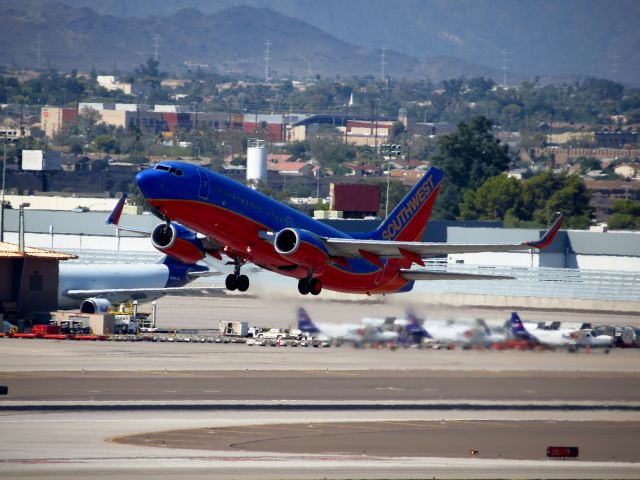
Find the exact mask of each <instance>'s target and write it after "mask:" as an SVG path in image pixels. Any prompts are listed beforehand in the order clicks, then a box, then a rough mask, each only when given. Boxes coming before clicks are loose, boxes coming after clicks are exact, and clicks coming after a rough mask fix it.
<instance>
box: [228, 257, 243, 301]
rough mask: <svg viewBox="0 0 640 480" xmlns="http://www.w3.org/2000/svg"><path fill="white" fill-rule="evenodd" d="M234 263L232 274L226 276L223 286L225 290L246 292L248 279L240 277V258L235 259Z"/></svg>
mask: <svg viewBox="0 0 640 480" xmlns="http://www.w3.org/2000/svg"><path fill="white" fill-rule="evenodd" d="M234 263H235V269H234V272H233V273H231V274H229V275H227V278H226V279H225V281H224V285H225V286H226V287H227V290H230V291H234V290H238V291H239V292H246V291H247V290H248V289H249V277H247V276H246V275H240V267H241V265H242V261H241V260H240V257H236V259H235V262H234Z"/></svg>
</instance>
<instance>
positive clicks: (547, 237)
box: [524, 213, 565, 249]
mask: <svg viewBox="0 0 640 480" xmlns="http://www.w3.org/2000/svg"><path fill="white" fill-rule="evenodd" d="M564 219H565V216H564V213H559V215H558V218H557V219H556V221H555V222H553V225H551V228H550V229H549V230H547V231H546V232H545V233H544V235H542V237H540V239H539V240H536V241H533V242H525V243H524V244H525V245H527V246H528V247H532V248H538V249H542V248H546V247H548V246H549V245H551V242H553V239H554V238H555V237H556V234H557V233H558V230H560V227H561V226H562V223H563V222H564Z"/></svg>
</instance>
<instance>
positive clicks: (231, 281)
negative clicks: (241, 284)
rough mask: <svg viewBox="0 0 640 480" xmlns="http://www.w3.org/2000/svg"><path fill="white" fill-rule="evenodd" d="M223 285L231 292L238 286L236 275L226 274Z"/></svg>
mask: <svg viewBox="0 0 640 480" xmlns="http://www.w3.org/2000/svg"><path fill="white" fill-rule="evenodd" d="M224 285H225V287H227V290H229V291H231V292H233V291H234V290H235V289H236V288H238V276H237V275H234V274H230V275H227V278H226V280H225V281H224Z"/></svg>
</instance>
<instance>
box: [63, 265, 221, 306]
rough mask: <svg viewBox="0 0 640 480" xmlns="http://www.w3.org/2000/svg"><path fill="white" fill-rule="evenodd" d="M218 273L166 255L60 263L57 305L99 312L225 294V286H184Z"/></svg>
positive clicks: (205, 266)
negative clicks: (132, 304)
mask: <svg viewBox="0 0 640 480" xmlns="http://www.w3.org/2000/svg"><path fill="white" fill-rule="evenodd" d="M217 274H218V273H217V272H211V271H209V267H208V266H207V265H205V264H204V263H202V262H198V263H191V264H189V263H183V262H181V261H179V260H175V259H172V258H171V257H167V256H165V257H164V258H163V259H162V260H161V261H160V262H158V263H137V264H128V263H125V264H122V263H121V264H114V263H111V264H79V263H61V264H60V271H59V276H58V308H60V309H63V310H64V309H74V308H80V311H81V312H82V313H100V312H106V311H107V310H108V309H109V307H110V306H111V304H114V303H125V302H130V301H133V300H137V301H138V302H139V303H143V302H150V301H153V300H156V299H158V298H160V297H163V296H165V295H189V296H199V295H216V294H218V295H224V289H223V288H222V287H185V285H186V284H188V283H189V282H192V281H193V280H195V279H196V278H199V277H203V276H210V275H217Z"/></svg>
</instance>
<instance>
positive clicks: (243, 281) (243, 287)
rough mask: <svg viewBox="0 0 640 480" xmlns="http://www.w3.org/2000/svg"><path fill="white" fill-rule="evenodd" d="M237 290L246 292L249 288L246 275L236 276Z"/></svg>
mask: <svg viewBox="0 0 640 480" xmlns="http://www.w3.org/2000/svg"><path fill="white" fill-rule="evenodd" d="M236 283H237V288H238V291H240V292H246V291H247V290H248V289H249V277H247V276H246V275H240V276H238V279H237V280H236Z"/></svg>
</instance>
